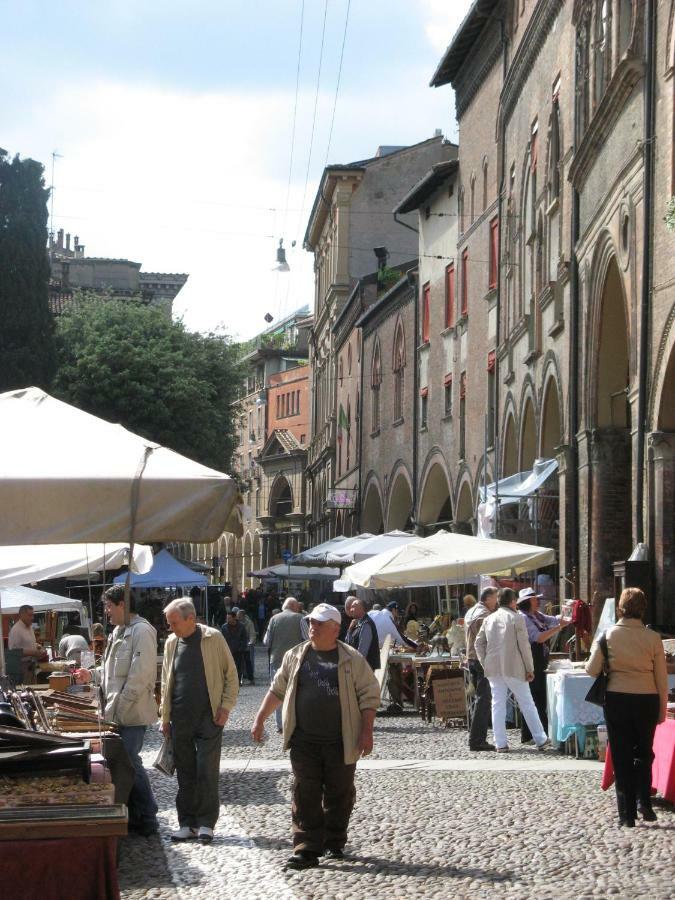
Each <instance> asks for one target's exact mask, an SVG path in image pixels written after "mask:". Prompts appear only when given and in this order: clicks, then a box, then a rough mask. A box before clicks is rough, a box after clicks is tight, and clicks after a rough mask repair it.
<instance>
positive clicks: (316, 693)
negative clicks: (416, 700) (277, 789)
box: [251, 603, 380, 869]
mask: <svg viewBox="0 0 675 900" xmlns="http://www.w3.org/2000/svg"><path fill="white" fill-rule="evenodd" d="M341 621H342V619H341V616H340V613H339V611H338V610H337V609H336V608H335V607H334V606H330V605H329V604H328V603H319V604H318V606H316V607H315V608H314V609H313V610H312V612H311V613H310V616H309V641H307V642H305V643H303V644H300V645H299V646H297V647H294V648H293V649H292V650H289V651H288V652H287V653H286V655H285V656H284V659H283V662H282V665H281V668H280V669H279V671H278V672H277V674H276V676H275V678H274V681H273V682H272V686H271V688H270V690H269V691H268V693H267V694H266V696H265V698H264V699H263V702H262V704H261V706H260V709H259V710H258V713H257V715H256V717H255V721H254V723H253V727H252V729H251V734H252V736H253V740H255V741H261V740H262V737H263V728H264V722H265V719H266V718H267V717H268V716H269V715H270V714H271V713H272V712H273V711H274V710H275V709H276V708H277V707H279V706H281V704H282V703H283V723H284V749H285V750H286V749H288V748H289V747H290V751H291V767H292V769H293V775H294V786H293V806H292V817H293V848H294V853H293V855H292V856H291V857H290V859H289V860H288V861H287V863H286V866H287V868H291V869H308V868H311V867H312V866H316V865H318V862H319V856H321V855H323V856H324V857H328V858H332V859H342V858H343V856H344V852H343V848H344V846H345V844H346V842H347V828H348V825H349V818H350V816H351V812H352V809H353V807H354V800H355V797H356V791H355V789H354V773H355V770H356V762H357V760H358V759H359V757H360V756H362V755H363V756H365V755H367V754H368V753H370V752H371V751H372V749H373V722H374V721H375V713H376V711H377V707H378V706H379V703H380V690H379V686H378V683H377V679H376V678H375V676H374V675H373V673H372V670H371V669H370V666H369V665H368V663H367V662H366V660H365V659H364V658H363V657H362V656H361V654H360V653H359V652H358V651H357V650H354V648H353V647H349V646H347V644H344V643H342V642H341V641H338V635H339V633H340V625H341Z"/></svg>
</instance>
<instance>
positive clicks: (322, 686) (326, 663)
mask: <svg viewBox="0 0 675 900" xmlns="http://www.w3.org/2000/svg"><path fill="white" fill-rule="evenodd" d="M337 667H338V651H337V647H336V648H335V649H334V650H315V649H314V648H313V647H310V648H309V649H308V651H307V653H306V654H305V658H304V660H303V661H302V665H301V666H300V670H299V672H298V687H297V693H296V696H295V721H296V724H295V731H294V732H293V738H292V740H291V745H293V743H296V744H297V743H298V742H301V741H312V743H315V744H332V743H336V742H338V741H341V740H342V719H341V713H340V694H339V691H338V673H337ZM319 709H320V710H321V715H317V710H319Z"/></svg>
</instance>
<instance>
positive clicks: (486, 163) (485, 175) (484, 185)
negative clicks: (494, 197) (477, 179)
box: [483, 156, 488, 212]
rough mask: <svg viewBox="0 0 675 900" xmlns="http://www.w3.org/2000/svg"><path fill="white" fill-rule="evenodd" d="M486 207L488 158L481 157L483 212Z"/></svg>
mask: <svg viewBox="0 0 675 900" xmlns="http://www.w3.org/2000/svg"><path fill="white" fill-rule="evenodd" d="M487 205H488V158H487V156H484V157H483V212H485V210H486V209H487Z"/></svg>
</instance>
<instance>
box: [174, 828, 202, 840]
mask: <svg viewBox="0 0 675 900" xmlns="http://www.w3.org/2000/svg"><path fill="white" fill-rule="evenodd" d="M196 837H197V829H196V828H190V827H189V826H188V825H183V826H182V828H179V829H178V831H172V832H171V840H172V841H194V839H195V838H196Z"/></svg>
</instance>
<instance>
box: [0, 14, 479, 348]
mask: <svg viewBox="0 0 675 900" xmlns="http://www.w3.org/2000/svg"><path fill="white" fill-rule="evenodd" d="M469 6H470V0H452V2H450V0H304V2H303V0H257V2H253V0H190V2H186V0H106V3H92V4H84V3H82V2H81V0H79V2H73V0H59V2H58V3H47V2H45V0H22V2H21V3H18V4H17V3H16V2H9V0H0V11H2V21H3V28H2V30H0V58H2V60H3V65H2V69H1V71H0V97H2V101H1V106H0V110H1V113H2V117H1V121H2V123H3V128H2V132H0V146H2V147H3V148H4V149H6V150H7V151H9V152H10V153H11V154H12V155H13V154H15V153H18V154H20V155H21V156H22V157H32V158H33V159H36V160H39V161H40V162H42V163H43V164H44V166H45V180H46V183H47V185H49V184H51V182H52V174H51V170H52V153H53V152H57V153H58V154H59V156H58V157H57V158H56V159H55V163H54V182H53V183H54V195H53V207H54V209H53V211H54V217H53V223H54V229H55V230H57V229H59V228H63V229H64V230H65V231H66V232H69V233H70V234H72V235H73V236H74V235H78V236H79V238H80V242H81V243H83V244H84V245H85V248H86V254H87V255H89V256H105V257H119V258H125V259H132V260H134V261H136V262H141V263H142V265H143V271H160V272H185V273H187V274H189V280H188V282H187V284H186V286H185V287H184V288H183V290H182V291H181V293H180V294H179V295H178V297H177V298H176V300H175V302H174V314H175V315H176V316H178V317H182V318H183V320H184V321H185V323H186V325H187V326H188V327H189V328H191V329H194V330H199V331H218V332H225V333H228V334H230V335H232V336H233V337H234V338H237V339H241V338H248V337H250V336H252V335H254V334H257V333H258V332H260V331H262V330H263V329H264V328H265V327H266V323H265V321H264V319H263V317H264V316H265V314H266V313H269V314H270V315H272V316H274V318H275V319H278V318H280V317H282V316H284V315H286V314H289V313H290V312H292V311H294V310H295V309H298V308H300V307H302V306H304V305H309V306H310V308H311V307H312V304H313V296H314V292H313V271H312V255H311V254H310V253H308V252H307V251H305V250H303V249H302V238H303V236H304V232H305V228H306V225H307V217H308V215H309V211H310V209H311V206H312V202H313V200H314V196H315V193H316V189H317V185H318V182H319V178H320V176H321V172H322V171H323V168H324V166H325V164H326V162H329V163H347V162H351V161H353V160H358V159H364V158H367V157H369V156H372V155H374V153H375V151H376V150H377V147H378V146H379V145H381V144H412V143H416V142H418V141H421V140H425V139H426V138H429V137H431V136H432V135H433V134H434V132H435V130H436V129H441V130H442V131H443V134H444V135H446V137H448V138H450V139H455V140H456V138H457V126H456V121H455V114H454V98H453V94H452V90H451V89H450V87H449V86H448V87H443V88H438V89H435V88H430V87H429V81H430V79H431V76H432V75H433V72H434V70H435V68H436V65H437V63H438V61H439V60H440V57H441V55H442V53H443V51H444V49H445V48H446V46H447V45H448V43H449V42H450V40H451V39H452V36H453V34H454V32H455V30H456V29H457V27H458V25H459V24H460V22H461V21H462V19H463V17H464V15H465V14H466V12H467V10H468V8H469ZM303 7H304V15H302V16H301V14H302V9H303ZM348 10H349V16H348V20H347V32H346V40H345V44H344V56H343V61H342V68H341V70H340V57H341V50H342V44H343V35H344V29H345V20H346V16H347V11H348ZM324 13H325V32H324ZM301 18H302V49H301V52H300V53H299V45H300V25H301ZM322 33H323V34H324V40H323V53H322V52H321V46H322ZM338 75H339V76H340V78H339V89H338ZM296 79H297V83H298V90H297V104H296ZM317 88H318V89H317ZM336 98H337V99H336ZM333 111H335V112H334V114H333ZM294 121H295V137H293V135H294V128H293V123H294ZM331 126H332V130H331ZM280 238H283V240H284V246H285V247H287V248H288V249H287V259H288V263H289V266H290V273H278V272H275V271H273V267H274V264H275V252H276V246H277V244H278V241H279V239H280ZM293 241H295V242H296V244H295V247H293V246H292V243H293Z"/></svg>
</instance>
